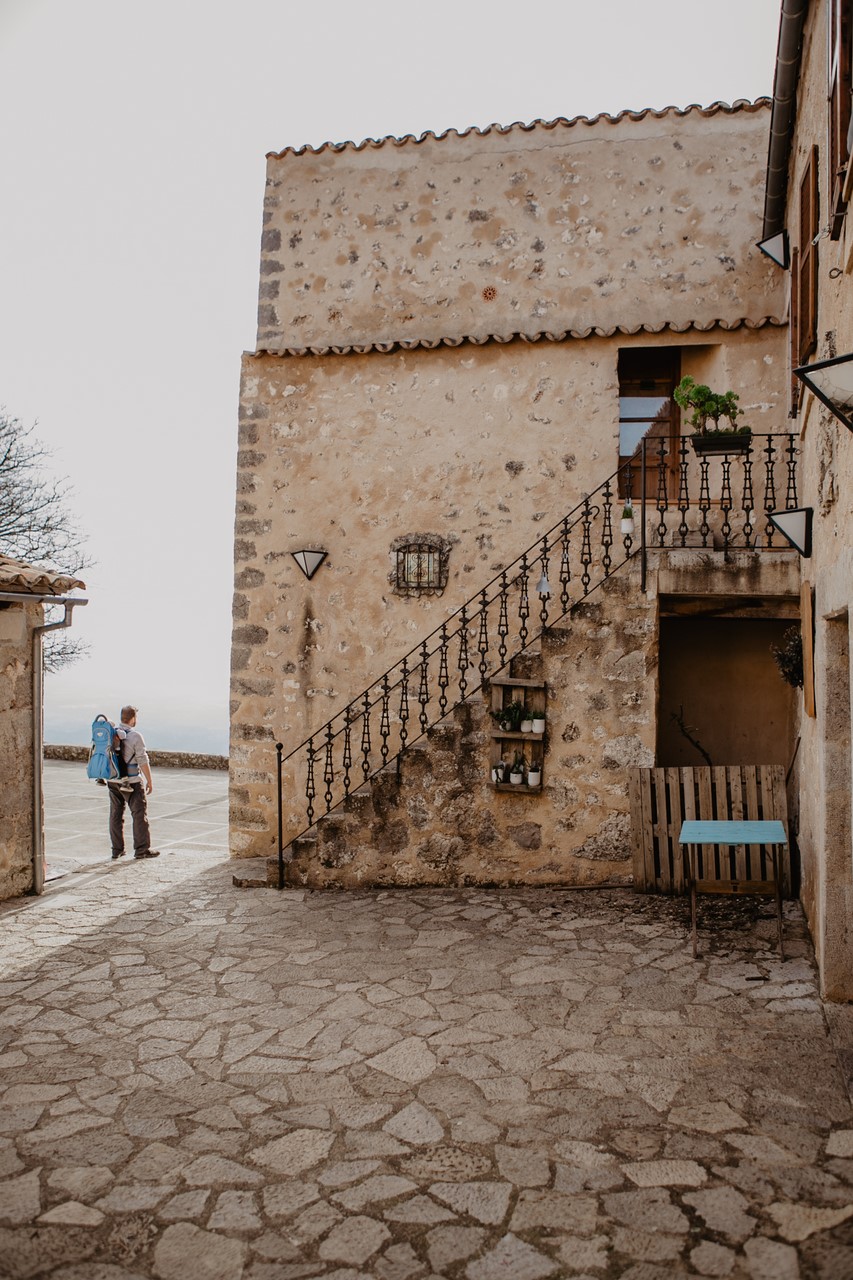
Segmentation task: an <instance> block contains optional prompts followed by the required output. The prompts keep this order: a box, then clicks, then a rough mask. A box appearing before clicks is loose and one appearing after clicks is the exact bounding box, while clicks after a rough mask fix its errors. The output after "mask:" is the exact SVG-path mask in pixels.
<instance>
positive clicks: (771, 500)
mask: <svg viewBox="0 0 853 1280" xmlns="http://www.w3.org/2000/svg"><path fill="white" fill-rule="evenodd" d="M764 452H765V454H766V457H765V459H764V512H765V515H767V517H768V519H767V523H766V524H765V526H764V532H765V534H766V536H767V545H768V547H772V546H773V535H774V533H775V532H776V526H775V525H774V524H773V522H772V521H771V520H770V518H769V516H770V512H771V511H775V510H776V459H775V457H774V456H773V455H774V453H775V447H774V445H773V437H772V436H768V437H767V443H766V445H765V446H764Z"/></svg>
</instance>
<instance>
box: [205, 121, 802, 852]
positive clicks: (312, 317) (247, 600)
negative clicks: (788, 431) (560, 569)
mask: <svg viewBox="0 0 853 1280" xmlns="http://www.w3.org/2000/svg"><path fill="white" fill-rule="evenodd" d="M768 122H769V112H768V110H767V106H766V104H763V105H761V104H758V105H751V104H745V105H742V106H740V107H738V108H736V109H728V108H713V109H710V110H708V111H702V110H699V109H698V108H696V109H690V110H688V111H686V112H682V113H680V112H677V111H675V110H668V111H665V112H661V113H654V112H646V113H639V114H637V115H635V116H634V117H633V118H631V117H629V116H628V115H625V116H623V117H620V118H617V119H612V120H611V119H607V118H603V119H600V120H598V121H597V122H589V121H578V122H575V123H574V124H570V123H568V122H558V123H556V124H555V125H554V126H544V125H537V126H534V127H532V128H530V129H525V128H522V127H513V128H511V129H508V130H499V129H492V130H489V131H487V133H486V134H485V135H478V134H470V135H468V136H464V137H460V136H458V135H453V134H451V135H450V136H448V137H446V138H444V139H443V140H440V141H439V140H436V139H433V138H426V139H425V140H424V141H422V142H418V143H415V142H405V143H400V144H396V143H394V142H393V141H387V142H385V143H383V144H373V145H367V146H365V147H364V148H362V149H358V148H356V147H353V146H351V145H346V146H343V147H340V148H329V147H327V148H322V149H321V150H320V151H319V152H313V151H310V150H306V151H304V152H302V153H301V154H295V153H292V152H289V153H284V154H282V155H281V156H279V157H271V158H270V160H269V171H268V172H269V186H268V192H267V202H266V208H265V214H264V233H263V246H262V256H261V274H260V291H259V333H258V348H259V353H260V354H257V355H255V356H247V357H246V359H245V360H244V365H243V385H242V395H241V409H240V414H241V426H240V449H239V458H238V480H237V519H236V537H235V597H234V633H233V649H232V660H233V662H232V665H233V674H232V737H231V752H230V757H231V806H232V808H231V815H232V852H233V853H235V854H237V855H248V856H251V855H260V854H266V853H269V852H271V851H272V847H273V845H274V841H275V825H276V823H275V791H274V777H273V774H274V765H275V755H274V743H275V742H276V741H277V740H280V741H282V742H283V743H284V744H285V752H287V751H288V750H289V749H291V748H293V747H295V746H296V745H297V744H298V743H299V742H300V741H301V740H303V739H304V738H305V737H306V736H307V734H308V733H310V732H312V731H313V730H314V729H316V728H317V727H318V726H320V725H322V724H324V723H325V721H326V720H327V719H328V718H329V717H330V716H331V715H332V714H333V713H334V712H337V711H339V710H341V709H342V708H343V707H344V706H346V705H347V704H348V703H349V702H350V701H351V700H352V699H353V698H354V697H355V696H356V695H357V693H358V692H359V691H360V690H361V689H363V688H364V687H365V685H367V684H368V683H369V682H370V681H372V680H373V679H375V678H377V677H378V676H380V675H381V673H382V671H384V670H385V669H386V668H388V667H389V666H391V665H392V664H393V663H394V662H395V661H396V660H397V659H399V658H400V657H401V656H402V655H403V654H404V653H405V652H406V651H408V650H409V649H411V648H413V647H414V646H415V645H416V644H417V643H419V642H420V640H421V639H422V638H423V637H424V636H425V635H426V634H427V633H429V632H430V631H432V630H433V628H435V627H436V626H437V625H438V624H439V623H440V622H441V621H442V620H443V619H444V618H446V617H447V616H449V615H450V614H451V613H452V612H453V611H454V610H455V609H457V608H458V607H459V606H460V605H461V604H462V603H463V602H464V601H465V600H466V599H468V598H470V597H471V596H473V595H474V594H475V593H476V592H478V591H480V590H481V589H482V588H483V587H484V586H485V585H486V583H487V582H488V581H489V580H490V579H491V578H492V577H493V576H494V575H495V574H496V573H497V572H499V571H500V569H501V568H502V567H503V566H505V565H507V564H508V563H510V562H511V561H512V560H513V559H514V558H515V557H516V556H517V555H519V554H520V553H521V552H522V551H523V550H524V548H525V547H527V546H530V545H531V544H532V543H534V542H535V541H536V540H537V539H539V538H541V536H542V534H543V533H544V532H545V531H546V530H547V529H548V528H549V527H550V526H551V525H553V524H555V523H556V522H557V521H558V520H560V519H561V518H562V517H563V516H564V515H565V514H566V513H567V512H568V511H570V510H571V509H572V508H573V507H574V506H575V505H576V504H577V503H578V502H579V501H580V500H581V499H582V497H583V495H584V494H585V493H588V492H590V491H591V490H593V489H594V488H595V487H596V486H597V485H598V484H599V483H601V482H602V481H603V480H604V479H605V477H607V476H608V475H610V474H611V473H612V472H613V471H614V469H615V467H616V465H617V461H618V381H617V359H618V352H619V349H620V347H625V346H653V345H657V344H669V345H673V344H675V345H678V346H679V347H680V348H681V349H682V371H683V372H684V373H692V374H693V375H694V376H695V377H697V379H699V380H705V379H707V380H709V381H711V382H712V383H713V384H714V385H715V386H720V387H729V386H730V387H733V388H734V389H735V390H737V391H738V392H739V394H740V395H741V398H742V404H743V406H744V408H745V409H747V411H748V419H749V421H750V422H751V425H752V426H753V428H754V430H756V431H766V430H778V429H783V428H784V426H785V421H784V411H783V409H782V407H781V406H782V405H783V402H784V394H785V392H784V375H783V367H784V346H785V336H784V331H783V329H781V328H780V327H778V326H774V325H772V324H765V323H764V321H765V319H766V318H767V317H774V316H778V315H779V314H780V313H781V311H782V309H783V305H784V298H783V287H784V282H783V280H782V279H781V278H780V277H781V273H779V272H778V271H777V270H776V269H775V268H774V267H773V265H772V264H770V263H769V262H768V260H767V259H765V258H764V257H762V255H760V254H759V253H758V252H757V250H756V249H755V248H754V244H755V241H756V240H757V239H758V238H759V235H760V214H761V208H760V204H761V194H762V178H763V171H764V162H765V157H766V147H767V127H768ZM590 331H591V332H592V334H593V336H587V334H588V333H589V332H590ZM567 332H568V333H569V334H570V335H572V336H570V337H568V338H564V337H563V336H562V335H564V334H566V333H567ZM513 334H522V335H525V336H527V337H529V338H537V339H540V340H538V341H536V342H535V343H531V342H525V341H522V340H520V339H515V340H512V341H507V340H506V339H509V338H511V336H512V335H513ZM489 335H497V336H498V337H499V338H500V339H501V340H500V341H494V342H491V341H485V340H486V339H487V338H488V337H489ZM543 335H546V336H543ZM554 336H557V338H558V340H555V341H552V340H550V338H552V337H554ZM465 339H472V341H465ZM439 344H443V345H439ZM354 347H356V348H363V349H364V353H362V354H353V353H352V351H353V348H354ZM381 347H385V348H386V349H385V350H382V349H379V348H381ZM309 349H310V351H309ZM264 352H273V353H278V354H263V353H264ZM285 352H288V353H290V354H281V353H285ZM344 352H350V354H343V353H344ZM424 533H428V534H434V535H437V536H440V537H442V538H444V539H446V540H447V542H449V543H450V545H451V553H450V565H449V581H448V585H447V589H446V591H445V593H444V595H443V596H441V597H440V598H436V597H428V598H417V599H411V598H408V599H406V598H401V597H400V596H399V595H396V594H395V593H394V591H393V589H392V583H391V573H392V569H393V563H392V555H391V548H392V546H393V545H394V544H395V543H396V542H398V540H399V539H400V538H402V537H404V536H406V535H419V534H424ZM302 547H318V548H323V549H325V550H326V551H328V553H329V554H328V559H327V560H326V561H325V563H324V564H323V565H322V567H321V568H320V570H319V572H318V573H317V575H316V577H315V578H314V579H313V580H312V581H311V582H310V583H308V582H307V581H306V580H305V578H304V577H303V576H302V575H301V573H300V571H299V570H298V568H297V567H296V565H295V564H294V562H293V560H292V559H291V555H290V553H291V552H292V551H295V550H297V549H299V548H302ZM604 625H605V624H604V623H602V626H604ZM616 634H617V635H618V643H619V644H620V645H621V646H622V648H623V651H624V650H625V646H626V645H627V649H628V651H632V649H633V646H632V643H631V642H630V640H629V638H628V636H627V634H622V633H621V632H620V631H619V629H618V627H617V631H616ZM600 732H601V734H602V735H606V733H607V732H608V731H607V730H606V729H605V728H604V727H603V726H601V727H600ZM642 732H643V734H650V735H651V736H650V737H649V738H648V742H649V744H650V746H652V747H653V744H654V730H653V727H652V726H650V725H644V728H643V731H642ZM613 734H615V736H616V737H617V738H619V737H622V736H624V734H623V733H622V731H621V730H619V729H618V728H615V727H614V728H613ZM644 741H645V739H644ZM291 786H292V783H291V780H290V778H289V775H288V774H286V778H285V791H286V803H285V810H286V818H287V817H288V816H289V814H290V812H291V810H292V809H293V808H294V807H295V806H294V801H295V800H296V799H297V798H299V797H298V795H295V794H292V793H291V791H290V790H289V788H291ZM489 803H490V804H491V800H490V801H489ZM599 803H600V811H599V813H598V818H597V819H596V821H597V822H598V823H599V825H600V821H601V819H602V814H605V813H606V812H609V810H608V805H609V803H610V801H609V796H608V795H607V794H605V793H601V794H600V795H599ZM548 821H550V819H548ZM591 822H592V820H591ZM286 826H287V822H286ZM585 830H586V829H585ZM597 830H598V828H597V827H596V826H595V824H594V823H592V825H590V827H589V832H593V831H597ZM553 838H554V839H556V837H555V836H554V837H553ZM586 838H587V835H586V834H579V835H578V836H577V844H583V842H584V840H585V839H586ZM548 839H549V840H550V839H552V837H551V836H548ZM543 847H544V846H543Z"/></svg>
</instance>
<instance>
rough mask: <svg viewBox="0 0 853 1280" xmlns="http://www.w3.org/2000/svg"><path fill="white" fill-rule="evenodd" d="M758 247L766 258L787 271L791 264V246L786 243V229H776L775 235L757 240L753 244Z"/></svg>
mask: <svg viewBox="0 0 853 1280" xmlns="http://www.w3.org/2000/svg"><path fill="white" fill-rule="evenodd" d="M755 247H756V249H760V250H761V252H762V253H763V254H764V256H765V257H766V258H769V259H770V260H771V262H775V263H776V266H777V267H781V268H782V270H783V271H787V270H788V268H789V267H790V265H791V247H790V245H789V243H788V233H787V231H777V232H776V234H775V235H773V236H768V237H767V239H766V240H759V241H758V244H757V245H756V246H755Z"/></svg>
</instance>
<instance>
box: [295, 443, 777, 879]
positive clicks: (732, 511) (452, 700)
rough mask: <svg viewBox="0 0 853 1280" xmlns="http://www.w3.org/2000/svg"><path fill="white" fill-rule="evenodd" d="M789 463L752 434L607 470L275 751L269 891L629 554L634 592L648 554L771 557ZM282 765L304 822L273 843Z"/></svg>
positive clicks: (650, 450) (650, 451) (646, 447)
mask: <svg viewBox="0 0 853 1280" xmlns="http://www.w3.org/2000/svg"><path fill="white" fill-rule="evenodd" d="M797 461H798V449H797V443H796V437H794V436H793V435H781V434H775V435H764V436H757V435H753V437H752V441H751V444H750V446H749V448H748V449H747V450H746V452H744V453H736V452H734V451H732V452H726V453H723V454H721V455H719V456H715V457H708V456H707V455H706V456H701V457H697V456H695V455H694V453H693V450H692V448H690V446H689V445H688V441H687V440H686V439H682V440H681V442H680V444H679V445H678V446H677V448H676V449H675V450H674V451H672V450H671V449H670V444H669V441H668V440H667V439H665V438H663V437H661V438H660V439H656V438H652V439H645V440H643V442H642V446H641V451H640V455H639V457H638V458H636V460H632V461H630V462H627V463H624V464H623V465H622V466H620V467H619V468H617V470H616V471H614V472H613V474H612V475H610V476H608V477H607V479H606V480H604V481H603V483H602V484H600V485H599V486H598V488H597V489H595V490H593V491H592V492H591V493H589V494H587V495H586V496H585V497H584V498H583V499H582V501H581V502H579V503H578V504H577V506H575V507H573V508H572V510H571V511H570V512H569V513H568V514H567V515H566V516H564V517H563V519H562V520H560V521H559V522H558V523H557V524H555V525H554V526H553V527H552V528H550V529H548V530H547V532H546V533H544V534H542V535H541V536H540V537H539V538H537V540H536V542H534V543H533V544H532V546H530V547H528V548H527V550H526V551H524V552H523V553H522V554H521V555H520V556H518V557H517V558H516V559H515V560H513V561H512V563H511V564H509V565H507V566H506V568H504V569H502V570H501V571H500V572H499V573H497V574H496V575H495V576H494V577H493V578H492V579H491V581H490V582H488V583H487V584H486V586H485V587H483V588H482V589H481V590H480V591H479V592H478V593H477V594H476V595H474V596H472V597H471V598H470V599H469V600H466V602H465V603H464V604H463V605H461V606H460V608H459V609H457V610H456V612H455V613H454V614H452V615H451V616H450V617H448V618H447V619H446V620H445V621H444V622H442V623H441V624H440V625H439V626H438V627H436V628H435V629H434V630H433V631H432V632H430V634H429V635H427V636H426V637H425V638H424V639H423V640H422V641H421V642H420V644H418V645H417V646H416V647H415V648H413V649H411V650H409V652H408V653H407V654H405V655H404V656H403V657H402V658H401V659H400V660H399V661H398V662H397V663H395V664H394V666H392V667H390V668H389V669H388V670H387V671H385V672H384V674H383V675H381V676H380V677H379V678H378V679H377V680H375V681H374V682H373V683H372V684H370V685H368V686H367V688H366V689H364V690H363V691H362V692H361V693H360V694H359V695H358V696H357V697H356V698H354V699H353V700H352V701H351V702H349V703H348V704H347V706H345V707H344V708H343V709H342V710H341V711H339V712H337V714H336V715H334V716H332V718H331V719H330V720H329V721H327V723H326V724H324V725H323V726H321V727H320V728H318V729H316V730H315V731H314V732H313V733H312V734H311V735H310V736H309V737H307V738H306V739H305V740H304V741H303V742H301V743H300V744H299V745H298V746H297V747H295V748H294V749H293V750H292V751H290V752H289V753H288V754H287V755H286V756H285V755H284V747H283V744H282V743H280V742H279V743H277V744H276V769H277V788H278V863H279V888H283V886H284V850H285V849H286V848H287V847H288V846H289V845H291V844H292V842H293V841H294V840H297V839H299V838H300V837H301V836H304V835H305V834H306V833H307V832H308V831H310V830H311V828H312V827H313V826H314V824H315V822H316V821H317V820H318V818H319V817H323V816H325V815H326V814H328V813H331V812H332V810H333V809H337V808H338V807H339V806H340V805H342V804H344V803H345V801H346V800H347V799H348V797H349V796H350V795H352V794H353V793H354V792H355V791H356V790H358V789H359V788H360V787H362V786H364V785H365V784H366V783H367V782H369V781H370V779H371V778H372V777H373V776H375V775H376V774H378V773H380V772H382V771H383V770H384V769H386V768H387V767H388V766H389V764H391V763H393V762H395V761H396V762H397V763H398V765H399V761H400V758H401V757H402V756H403V755H404V754H405V752H406V750H407V749H408V748H410V747H411V746H413V745H414V743H415V742H417V741H418V740H419V739H420V738H422V737H423V736H424V734H426V733H427V731H428V730H429V729H430V728H431V727H432V726H434V725H436V724H437V723H439V722H440V721H441V720H443V719H444V717H445V716H446V715H447V713H448V712H449V711H450V710H451V709H452V708H453V707H454V706H457V705H459V704H461V703H463V702H465V701H466V699H467V698H469V697H470V696H471V695H472V694H474V693H476V692H477V691H478V690H479V689H481V688H482V686H483V684H484V683H485V682H486V681H487V680H488V679H489V677H490V676H493V675H496V674H497V673H498V672H499V671H501V670H502V669H503V668H504V667H506V665H507V664H508V663H509V662H510V661H511V659H512V658H514V657H517V656H518V655H519V654H521V653H523V652H524V650H525V649H526V648H528V646H529V645H530V644H531V643H532V642H533V641H534V640H536V639H538V637H539V636H541V635H542V633H543V632H544V631H545V630H546V629H547V628H548V627H549V626H553V625H554V624H555V623H557V622H559V621H560V620H561V619H562V618H564V617H566V615H567V614H568V613H569V612H570V611H571V610H572V609H573V608H575V607H576V606H577V605H578V604H580V603H581V602H582V601H584V600H585V599H586V598H587V597H588V596H589V595H590V594H591V593H592V592H593V591H595V590H596V589H597V588H598V587H599V586H601V585H602V583H604V582H606V581H607V580H608V579H610V578H611V577H612V576H613V575H614V574H615V573H616V572H617V571H618V570H619V569H621V568H622V566H623V565H624V564H626V563H627V562H628V561H629V560H631V559H633V558H634V557H635V556H636V555H638V554H639V555H640V557H641V571H642V587H643V590H645V585H646V560H647V553H648V550H649V547H650V546H651V547H652V548H655V547H657V548H661V549H663V548H668V549H671V550H678V549H681V548H686V547H688V546H697V547H699V548H708V549H714V550H718V549H719V550H723V551H729V550H735V549H746V550H763V549H765V548H766V549H771V550H772V549H778V548H779V546H780V542H781V541H782V539H781V537H780V535H779V533H778V531H776V530H775V528H774V526H773V524H772V523H771V521H770V520H769V516H768V513H769V512H771V511H774V510H775V509H776V508H777V502H778V495H781V493H782V491H783V489H784V494H785V509H787V510H791V509H793V508H796V506H797ZM638 489H639V493H636V490H638ZM712 489H713V492H714V494H715V497H714V498H713V499H712V497H711V493H712ZM635 493H636V497H635V496H634V495H635ZM626 503H631V504H632V505H633V509H634V512H635V532H626V533H625V534H622V533H621V530H620V534H619V536H618V537H617V535H616V533H615V532H614V529H615V525H616V524H617V523H618V522H619V513H620V511H621V509H622V508H623V506H624V505H625V504H626ZM758 513H761V515H760V517H759V514H758ZM760 519H762V520H763V524H762V527H761V528H759V520H760ZM637 526H639V527H638V528H637ZM649 526H652V529H651V534H652V536H651V540H649V537H648V533H649ZM549 575H551V576H549ZM552 578H553V583H552ZM285 765H289V767H290V771H291V772H292V774H293V781H294V784H295V785H294V792H295V793H298V792H299V790H300V788H301V790H302V792H303V793H304V796H305V806H304V818H303V819H302V820H301V821H300V820H299V819H297V821H296V823H295V825H296V827H297V829H296V830H295V831H293V833H292V834H288V835H287V836H286V837H285V832H284V804H283V776H284V766H285ZM292 794H293V793H292Z"/></svg>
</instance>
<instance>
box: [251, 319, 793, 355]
mask: <svg viewBox="0 0 853 1280" xmlns="http://www.w3.org/2000/svg"><path fill="white" fill-rule="evenodd" d="M785 324H787V321H786V320H785V319H784V318H781V319H780V318H779V317H778V316H761V317H759V318H758V319H755V320H751V319H749V318H747V317H743V318H742V319H740V320H708V321H703V320H691V321H688V322H686V323H684V324H676V323H675V322H670V323H667V324H635V325H612V326H610V327H609V328H600V327H596V326H593V327H591V328H589V329H561V330H559V331H558V332H554V333H552V332H549V331H547V330H542V331H541V332H539V333H506V334H500V333H487V334H483V335H481V336H480V335H474V334H468V335H465V336H462V337H458V338H457V337H447V338H434V339H433V338H400V339H399V340H398V341H396V342H368V343H365V344H363V345H357V346H342V347H336V346H326V347H260V348H259V349H258V350H257V351H253V352H250V354H251V355H254V356H328V355H333V356H346V355H367V354H368V353H369V352H371V351H382V352H388V351H397V350H401V351H414V350H415V349H417V348H418V347H421V348H426V349H427V350H434V349H435V348H436V347H461V346H463V345H464V344H465V343H469V342H470V343H471V344H472V345H474V346H477V347H482V346H484V345H485V344H486V343H487V342H501V343H505V342H542V341H545V342H565V341H566V340H567V339H569V338H591V337H597V338H612V337H613V335H614V334H615V333H624V334H626V335H628V336H630V335H631V334H635V333H662V332H663V331H664V329H668V330H669V332H670V333H687V332H688V330H691V329H692V330H694V331H695V332H697V333H709V332H710V331H711V330H712V329H725V330H727V331H730V330H732V329H741V328H745V329H763V328H764V326H765V325H776V326H783V325H785Z"/></svg>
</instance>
